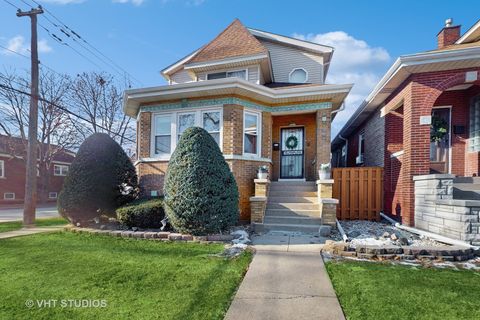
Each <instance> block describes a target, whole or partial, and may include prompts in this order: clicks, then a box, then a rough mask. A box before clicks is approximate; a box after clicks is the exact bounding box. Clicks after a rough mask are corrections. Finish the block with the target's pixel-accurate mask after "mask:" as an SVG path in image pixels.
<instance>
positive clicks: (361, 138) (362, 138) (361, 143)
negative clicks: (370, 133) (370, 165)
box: [358, 132, 365, 156]
mask: <svg viewBox="0 0 480 320" xmlns="http://www.w3.org/2000/svg"><path fill="white" fill-rule="evenodd" d="M364 154H365V132H362V133H360V134H359V135H358V155H359V156H363V155H364Z"/></svg>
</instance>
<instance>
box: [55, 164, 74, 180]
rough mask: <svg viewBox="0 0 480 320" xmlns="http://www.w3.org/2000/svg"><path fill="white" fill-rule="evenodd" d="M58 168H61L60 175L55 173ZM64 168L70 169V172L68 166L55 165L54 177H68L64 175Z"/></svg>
mask: <svg viewBox="0 0 480 320" xmlns="http://www.w3.org/2000/svg"><path fill="white" fill-rule="evenodd" d="M56 167H59V168H60V174H57V173H56V172H55V171H56V170H55V168H56ZM62 168H68V169H67V171H69V170H70V168H69V166H67V165H63V164H54V165H53V175H54V176H56V177H66V176H67V174H64V173H63V169H62Z"/></svg>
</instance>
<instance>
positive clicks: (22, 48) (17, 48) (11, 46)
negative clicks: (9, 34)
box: [0, 35, 53, 55]
mask: <svg viewBox="0 0 480 320" xmlns="http://www.w3.org/2000/svg"><path fill="white" fill-rule="evenodd" d="M6 48H7V50H5V49H3V50H2V51H0V52H1V53H2V54H4V55H13V54H14V53H13V52H17V53H20V54H24V55H29V54H30V45H29V44H26V43H25V38H24V37H23V36H20V35H18V36H15V37H13V38H11V39H10V40H8V42H7V45H6ZM12 51H13V52H12ZM52 51H53V49H52V47H50V46H49V45H48V43H47V40H45V39H41V40H39V41H38V52H40V53H49V52H52Z"/></svg>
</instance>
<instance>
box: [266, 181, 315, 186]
mask: <svg viewBox="0 0 480 320" xmlns="http://www.w3.org/2000/svg"><path fill="white" fill-rule="evenodd" d="M271 185H272V186H278V185H281V186H316V185H317V183H316V182H315V181H272V182H271Z"/></svg>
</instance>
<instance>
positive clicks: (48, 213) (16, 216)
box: [0, 205, 60, 222]
mask: <svg viewBox="0 0 480 320" xmlns="http://www.w3.org/2000/svg"><path fill="white" fill-rule="evenodd" d="M35 216H36V218H37V219H38V218H53V217H59V216H60V215H59V214H58V211H57V207H56V206H55V205H48V206H40V207H38V208H37V211H36V215H35ZM18 220H23V206H20V205H19V206H11V207H7V208H2V207H0V222H7V221H18Z"/></svg>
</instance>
